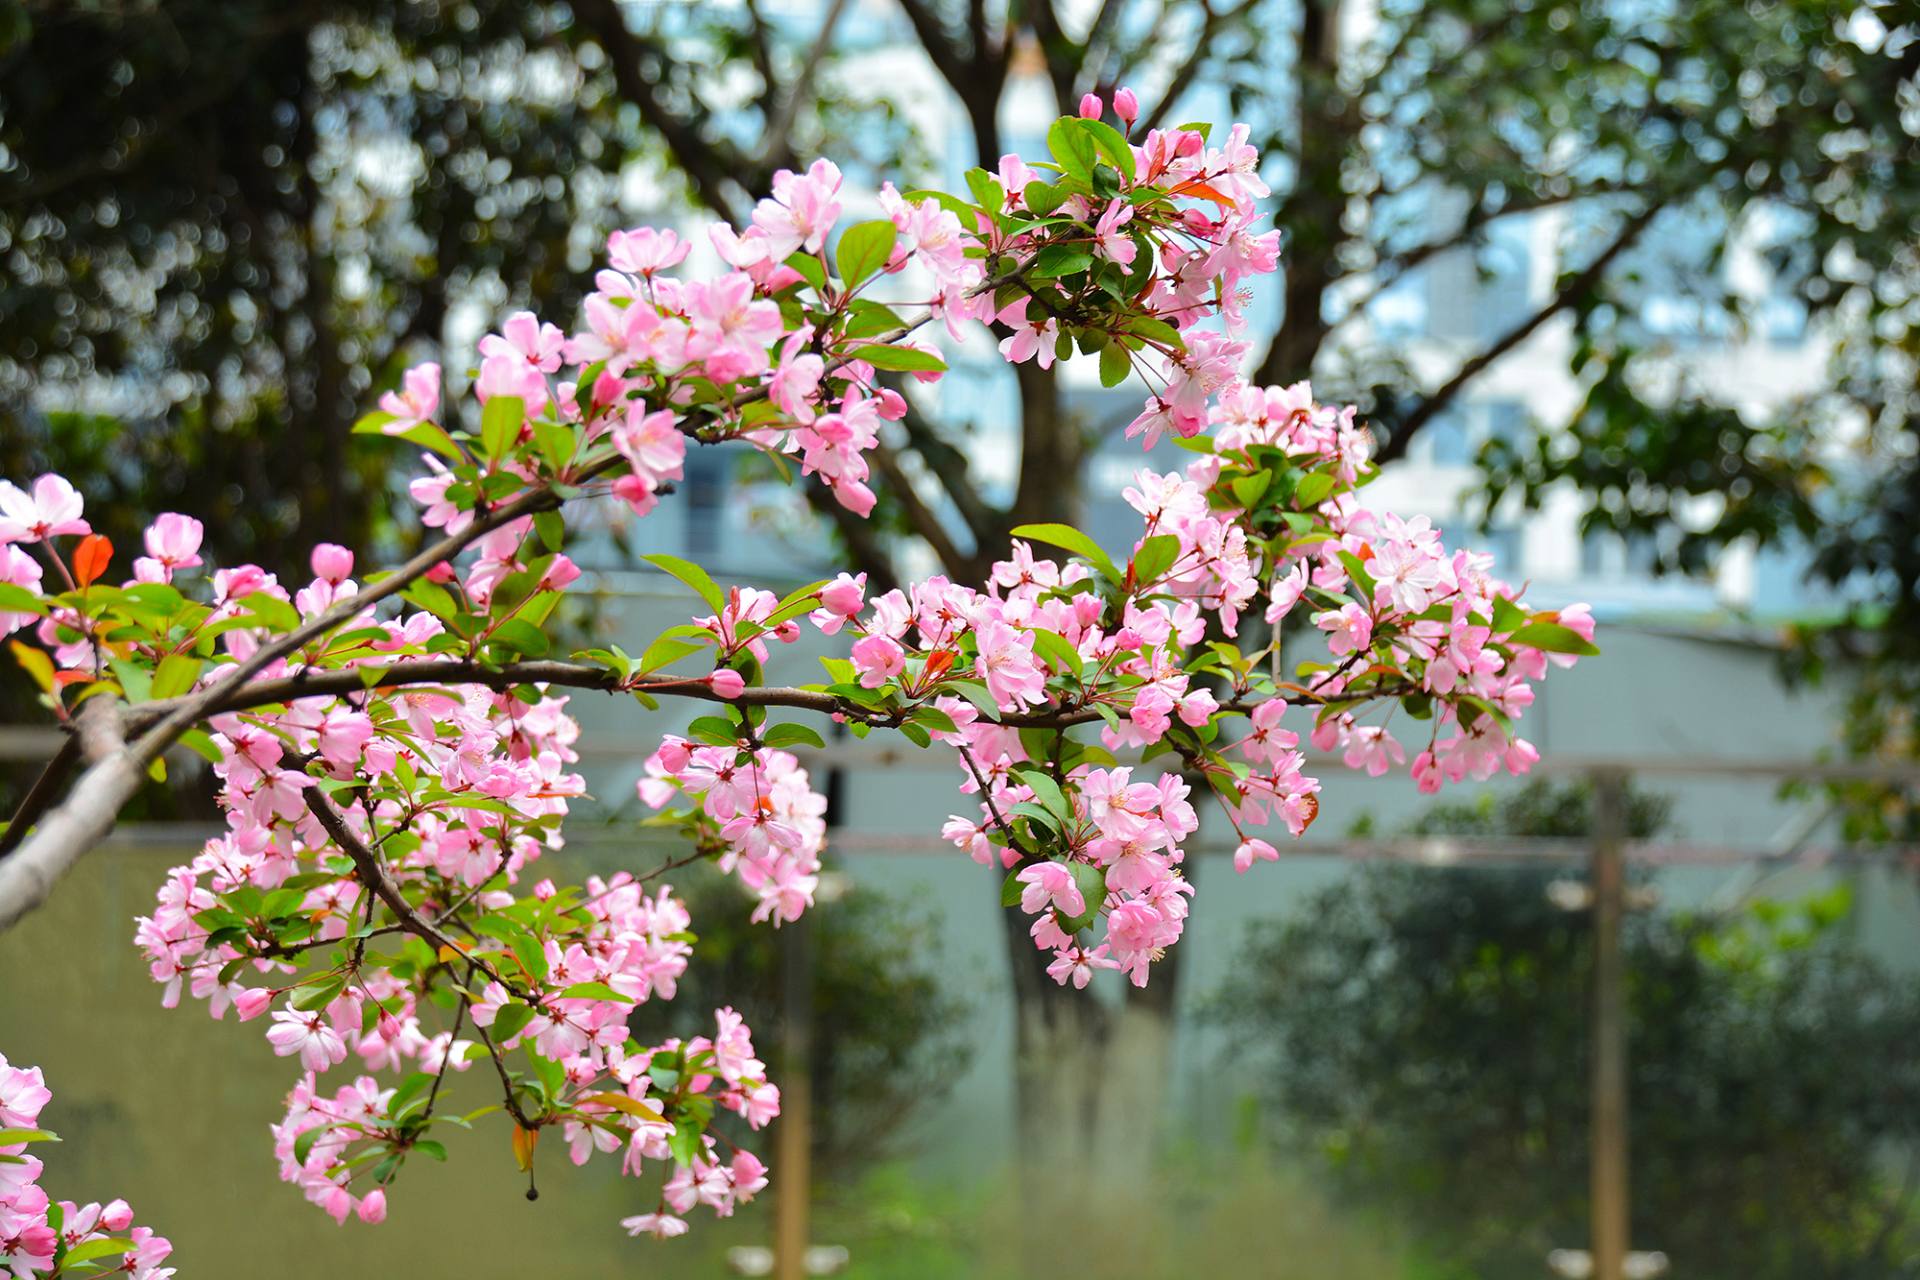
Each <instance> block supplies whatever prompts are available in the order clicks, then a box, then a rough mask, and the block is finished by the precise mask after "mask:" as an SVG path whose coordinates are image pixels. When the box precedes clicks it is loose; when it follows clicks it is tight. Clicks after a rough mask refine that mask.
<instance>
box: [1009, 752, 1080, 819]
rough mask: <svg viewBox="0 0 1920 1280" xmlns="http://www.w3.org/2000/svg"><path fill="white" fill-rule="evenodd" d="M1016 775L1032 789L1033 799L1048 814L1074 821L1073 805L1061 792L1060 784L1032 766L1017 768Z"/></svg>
mask: <svg viewBox="0 0 1920 1280" xmlns="http://www.w3.org/2000/svg"><path fill="white" fill-rule="evenodd" d="M1014 775H1015V776H1016V777H1018V778H1019V779H1020V781H1021V782H1023V783H1025V784H1026V785H1027V786H1028V787H1029V788H1031V789H1032V791H1033V798H1034V799H1035V800H1038V801H1039V802H1040V803H1041V804H1043V805H1045V806H1046V808H1047V811H1048V812H1050V813H1055V814H1058V815H1059V816H1060V817H1062V818H1064V819H1066V820H1067V821H1069V822H1071V821H1072V820H1073V805H1072V804H1070V803H1069V802H1068V800H1067V797H1066V795H1065V794H1064V793H1062V792H1061V790H1060V784H1059V783H1057V782H1055V781H1054V780H1053V779H1052V778H1050V777H1048V776H1047V775H1046V774H1045V773H1043V772H1042V771H1041V770H1039V769H1036V768H1034V767H1033V766H1031V765H1022V766H1020V767H1018V768H1016V769H1015V770H1014Z"/></svg>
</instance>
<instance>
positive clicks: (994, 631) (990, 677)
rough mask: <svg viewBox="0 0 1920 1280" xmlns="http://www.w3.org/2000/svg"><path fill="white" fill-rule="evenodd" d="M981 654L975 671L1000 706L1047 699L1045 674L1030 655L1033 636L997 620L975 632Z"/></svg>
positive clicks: (1015, 707)
mask: <svg viewBox="0 0 1920 1280" xmlns="http://www.w3.org/2000/svg"><path fill="white" fill-rule="evenodd" d="M974 639H975V642H976V643H977V644H978V646H979V652H980V657H979V661H978V663H977V665H976V671H977V673H978V674H979V676H980V678H981V679H982V680H984V681H986V684H987V692H989V693H990V694H992V695H993V700H994V702H995V703H997V704H998V705H999V706H1001V707H1003V708H1005V709H1006V710H1009V711H1017V710H1019V709H1020V708H1021V707H1022V706H1023V705H1026V706H1038V705H1040V704H1041V703H1043V702H1045V701H1046V700H1047V692H1046V686H1047V677H1046V673H1045V672H1044V671H1042V670H1041V669H1040V665H1039V664H1038V663H1037V662H1035V661H1034V657H1033V637H1032V636H1030V635H1027V634H1026V633H1024V632H1020V631H1015V630H1014V629H1013V628H1012V627H1010V626H1008V625H1007V624H1006V623H1004V622H1000V621H998V620H989V621H988V622H987V623H986V624H985V625H984V626H982V627H981V628H980V629H979V630H978V631H976V632H975V633H974Z"/></svg>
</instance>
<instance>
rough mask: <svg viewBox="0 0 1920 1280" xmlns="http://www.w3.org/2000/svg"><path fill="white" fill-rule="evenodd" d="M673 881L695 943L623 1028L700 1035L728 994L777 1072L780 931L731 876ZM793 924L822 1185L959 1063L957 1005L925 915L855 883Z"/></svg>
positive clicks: (890, 1143) (963, 1010) (849, 1172)
mask: <svg viewBox="0 0 1920 1280" xmlns="http://www.w3.org/2000/svg"><path fill="white" fill-rule="evenodd" d="M683 878H684V881H685V883H684V884H676V885H675V888H676V891H677V892H678V893H679V895H680V896H682V897H683V898H684V900H685V901H686V903H687V906H688V909H689V910H690V911H691V912H692V913H693V919H694V927H695V929H697V930H698V931H699V934H700V941H699V942H698V944H696V946H695V948H694V960H693V963H692V964H691V965H690V966H689V967H688V969H687V972H686V974H685V976H684V977H682V979H681V980H680V983H679V989H678V991H677V993H676V994H675V996H674V998H673V1000H672V1001H659V1002H654V1003H650V1004H645V1005H642V1006H640V1007H639V1008H638V1009H637V1010H636V1011H635V1015H634V1019H633V1022H634V1027H635V1031H636V1034H638V1035H639V1036H640V1037H641V1038H642V1040H643V1041H645V1042H647V1043H652V1042H654V1041H655V1040H658V1039H663V1038H665V1037H667V1036H670V1035H680V1036H692V1035H701V1034H709V1035H710V1034H712V1025H713V1011H714V1010H715V1009H716V1008H718V1007H720V1006H722V1005H731V1006H732V1007H733V1008H734V1009H736V1010H737V1011H739V1012H740V1013H741V1014H742V1015H744V1016H745V1018H746V1020H747V1025H748V1026H750V1027H752V1028H753V1029H754V1048H755V1050H756V1051H757V1052H758V1053H759V1055H760V1057H761V1058H762V1059H763V1060H765V1061H766V1062H767V1064H768V1065H769V1067H770V1068H771V1069H772V1070H773V1071H774V1072H775V1079H776V1080H777V1079H779V1078H780V1075H781V1074H782V1073H783V1072H784V1070H785V1068H784V1067H783V1065H782V1064H783V1062H784V1056H783V1055H784V1053H785V1045H786V1016H785V1014H786V1006H785V1003H784V1000H783V996H782V981H783V975H784V974H785V972H786V970H785V963H786V960H785V953H784V942H785V933H784V932H783V931H777V930H774V929H772V928H770V927H768V926H767V925H765V924H754V923H751V922H750V921H749V920H748V918H747V917H748V913H749V911H750V910H751V907H752V899H750V898H749V897H747V896H746V895H745V894H744V893H743V892H742V891H741V889H740V886H739V884H738V883H737V882H735V881H733V880H730V879H726V878H724V877H721V876H719V875H716V874H713V873H711V872H709V871H706V870H705V869H703V868H694V867H689V868H688V869H687V871H686V872H685V873H683ZM806 928H807V929H808V930H809V944H808V945H809V947H810V950H811V953H812V955H811V962H810V963H811V967H812V972H813V982H812V987H811V991H812V996H811V1006H812V1010H813V1026H812V1030H811V1036H812V1051H811V1053H810V1054H809V1055H808V1071H809V1074H810V1075H811V1078H812V1081H813V1103H814V1114H813V1142H814V1155H815V1159H816V1160H817V1161H819V1162H820V1168H819V1169H818V1170H817V1173H816V1176H817V1177H818V1178H820V1179H821V1180H822V1181H823V1182H825V1183H826V1184H828V1185H833V1184H835V1183H838V1182H841V1181H843V1180H846V1179H850V1178H852V1177H854V1176H856V1175H857V1173H858V1172H859V1171H860V1170H861V1169H863V1168H866V1167H868V1166H870V1165H872V1164H874V1163H875V1162H876V1161H879V1160H881V1159H883V1158H884V1157H885V1156H886V1155H887V1154H888V1153H889V1152H890V1150H891V1149H892V1148H893V1147H894V1145H895V1144H897V1143H898V1141H899V1140H900V1139H901V1138H903V1137H904V1136H905V1135H906V1133H907V1132H908V1131H910V1128H911V1123H912V1121H913V1119H914V1118H915V1116H916V1115H917V1114H924V1111H923V1108H925V1107H926V1106H927V1105H929V1104H931V1103H934V1102H936V1101H938V1099H939V1098H940V1097H941V1095H943V1094H944V1093H945V1092H946V1091H947V1090H948V1089H950V1088H951V1087H952V1086H953V1083H954V1082H955V1081H956V1080H957V1079H959V1077H960V1075H961V1074H962V1073H963V1072H964V1071H965V1070H966V1068H967V1064H968V1062H969V1060H970V1057H971V1046H970V1043H969V1041H968V1040H967V1038H966V1037H965V1036H964V1034H963V1033H962V1026H963V1024H964V1022H965V1020H966V1018H967V1013H968V1011H967V1007H966V1005H965V1002H964V1001H962V1000H961V999H960V998H959V997H958V996H956V995H955V994H954V993H953V991H952V989H951V987H950V986H949V985H948V984H946V983H944V982H942V980H941V977H940V975H939V973H938V972H936V971H935V969H934V967H933V964H932V960H931V957H932V956H934V955H935V954H936V953H937V949H936V947H935V945H934V938H933V933H934V921H933V919H932V917H931V916H930V915H929V914H928V913H927V912H926V911H924V910H922V909H919V908H916V907H915V906H914V905H913V904H912V903H911V902H908V901H906V900H903V899H902V898H900V897H898V896H895V895H889V894H886V893H882V892H879V891H877V890H873V889H866V888H861V887H859V886H857V885H856V886H853V887H851V888H849V889H848V890H847V891H846V892H845V893H844V894H843V895H842V896H840V897H839V898H837V899H835V900H833V901H831V902H823V903H822V904H821V905H819V906H818V907H817V908H816V909H815V910H813V911H811V912H809V913H808V915H807V920H806Z"/></svg>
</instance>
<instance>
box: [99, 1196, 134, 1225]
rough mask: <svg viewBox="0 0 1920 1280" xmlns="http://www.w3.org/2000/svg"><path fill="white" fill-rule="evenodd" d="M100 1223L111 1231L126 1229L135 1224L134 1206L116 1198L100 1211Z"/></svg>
mask: <svg viewBox="0 0 1920 1280" xmlns="http://www.w3.org/2000/svg"><path fill="white" fill-rule="evenodd" d="M100 1225H101V1226H103V1227H105V1228H106V1229H107V1230H109V1231H125V1230H126V1229H127V1228H128V1227H130V1226H132V1225H133V1206H132V1205H130V1204H128V1203H127V1202H126V1201H125V1200H115V1201H113V1202H111V1203H110V1204H108V1205H107V1207H106V1208H104V1209H102V1210H101V1211H100Z"/></svg>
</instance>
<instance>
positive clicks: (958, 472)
mask: <svg viewBox="0 0 1920 1280" xmlns="http://www.w3.org/2000/svg"><path fill="white" fill-rule="evenodd" d="M900 425H901V427H902V428H903V429H904V430H905V431H906V433H907V445H908V447H909V448H911V449H912V450H913V451H914V452H915V453H916V454H918V455H919V456H920V460H921V461H922V462H924V463H926V464H927V470H928V471H930V472H932V473H933V476H934V478H935V479H936V480H938V481H939V482H940V487H941V488H942V489H944V490H945V491H946V495H947V499H948V501H950V502H952V503H953V506H954V509H955V510H956V511H958V512H959V513H960V518H961V519H962V520H964V521H965V522H966V525H967V532H969V533H971V534H972V535H973V545H974V549H975V552H976V553H977V552H978V550H979V548H981V547H984V546H986V545H988V544H989V543H991V542H993V541H994V540H995V539H996V538H998V537H999V536H1000V535H1001V533H1002V531H1003V530H1004V529H1005V527H1006V516H1005V515H1004V514H1003V513H1001V512H999V511H997V510H995V509H994V508H993V507H991V506H989V505H988V504H987V501H986V499H984V498H982V497H981V496H980V489H979V487H978V486H977V485H975V484H974V483H973V477H972V476H971V475H969V474H968V468H967V455H966V454H965V453H963V452H961V451H960V450H959V449H957V448H955V447H954V445H953V444H952V443H951V442H949V441H948V440H947V439H946V438H945V437H944V436H942V435H941V434H940V429H939V428H938V427H936V426H934V424H933V423H932V422H930V421H928V420H927V416H926V415H925V414H924V413H921V412H920V411H919V410H918V409H916V408H914V406H913V402H912V401H911V400H909V401H908V402H907V413H906V416H905V417H904V418H902V419H901V420H900Z"/></svg>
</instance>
